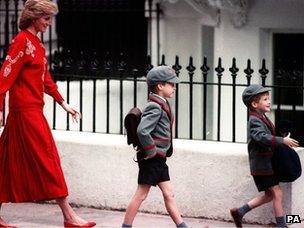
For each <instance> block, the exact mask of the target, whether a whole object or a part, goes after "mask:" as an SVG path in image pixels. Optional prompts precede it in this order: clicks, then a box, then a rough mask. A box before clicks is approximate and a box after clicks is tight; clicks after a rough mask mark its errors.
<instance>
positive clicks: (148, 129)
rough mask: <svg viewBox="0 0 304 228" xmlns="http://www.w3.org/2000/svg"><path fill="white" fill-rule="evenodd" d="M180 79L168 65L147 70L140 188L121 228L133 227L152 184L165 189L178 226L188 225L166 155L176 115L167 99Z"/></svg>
mask: <svg viewBox="0 0 304 228" xmlns="http://www.w3.org/2000/svg"><path fill="white" fill-rule="evenodd" d="M176 83H179V79H178V77H177V76H176V74H175V71H174V70H173V69H172V68H171V67H168V66H158V67H154V68H153V69H151V70H150V71H149V72H148V75H147V84H148V88H149V92H150V94H149V101H148V103H147V105H146V107H145V109H144V111H143V114H142V118H141V121H140V123H139V126H138V128H137V135H138V138H139V141H140V143H141V145H142V147H143V151H141V152H139V153H143V159H142V160H139V163H138V166H139V173H138V187H137V190H136V192H135V195H134V196H133V198H132V200H131V202H130V203H129V205H128V207H127V210H126V214H125V218H124V222H123V224H122V227H132V223H133V220H134V218H135V216H136V213H137V210H138V208H139V207H140V205H141V203H142V202H143V201H144V200H145V198H146V197H147V195H148V193H149V190H150V187H151V186H156V185H158V187H159V188H160V190H161V191H162V194H163V197H164V202H165V206H166V209H167V211H168V213H169V215H170V216H171V218H172V220H173V221H174V223H175V224H176V226H177V227H187V226H186V224H185V223H184V222H183V219H182V217H181V215H180V213H179V211H178V209H177V206H176V203H175V200H174V195H173V191H172V186H171V183H170V177H169V170H168V166H167V164H166V157H167V156H170V155H171V154H172V148H173V147H172V124H173V118H174V117H173V114H172V113H171V108H170V104H169V103H168V101H167V100H166V98H171V97H172V96H173V94H174V91H175V84H176Z"/></svg>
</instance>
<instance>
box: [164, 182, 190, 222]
mask: <svg viewBox="0 0 304 228" xmlns="http://www.w3.org/2000/svg"><path fill="white" fill-rule="evenodd" d="M158 187H159V188H160V190H161V191H162V193H163V197H164V201H165V206H166V209H167V211H168V213H169V215H170V216H171V218H172V220H173V221H174V223H175V224H176V225H177V226H178V225H180V224H182V223H183V219H182V217H181V215H180V213H179V211H178V208H177V205H176V203H175V200H174V194H173V191H172V185H171V183H170V181H164V182H160V183H158ZM185 226H186V224H185Z"/></svg>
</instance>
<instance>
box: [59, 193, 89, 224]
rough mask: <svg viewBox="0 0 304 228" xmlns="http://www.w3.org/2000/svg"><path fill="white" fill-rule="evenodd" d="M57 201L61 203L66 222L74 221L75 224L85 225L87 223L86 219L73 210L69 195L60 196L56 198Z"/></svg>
mask: <svg viewBox="0 0 304 228" xmlns="http://www.w3.org/2000/svg"><path fill="white" fill-rule="evenodd" d="M56 202H57V204H58V205H59V207H60V208H61V211H62V214H63V218H64V222H67V223H72V224H75V225H84V224H86V223H87V221H86V220H84V219H82V218H80V217H79V216H78V215H77V214H76V213H75V211H74V210H73V208H72V207H71V205H70V204H69V203H68V200H67V197H64V198H58V199H56Z"/></svg>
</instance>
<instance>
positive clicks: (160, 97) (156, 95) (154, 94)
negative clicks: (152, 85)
mask: <svg viewBox="0 0 304 228" xmlns="http://www.w3.org/2000/svg"><path fill="white" fill-rule="evenodd" d="M150 94H151V95H153V96H155V97H158V98H159V99H161V100H163V101H164V102H167V100H166V99H165V98H163V97H162V96H160V95H158V94H156V93H152V92H151V93H150Z"/></svg>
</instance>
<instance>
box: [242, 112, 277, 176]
mask: <svg viewBox="0 0 304 228" xmlns="http://www.w3.org/2000/svg"><path fill="white" fill-rule="evenodd" d="M247 142H248V153H249V164H250V172H251V175H254V176H260V175H262V176H263V175H272V174H273V169H272V162H271V159H272V155H273V152H274V148H275V147H276V146H281V145H283V138H282V137H277V136H275V128H274V125H273V124H272V122H271V121H270V120H269V119H268V118H267V117H266V116H265V115H264V114H260V113H257V112H251V113H250V115H249V121H248V125H247Z"/></svg>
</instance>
